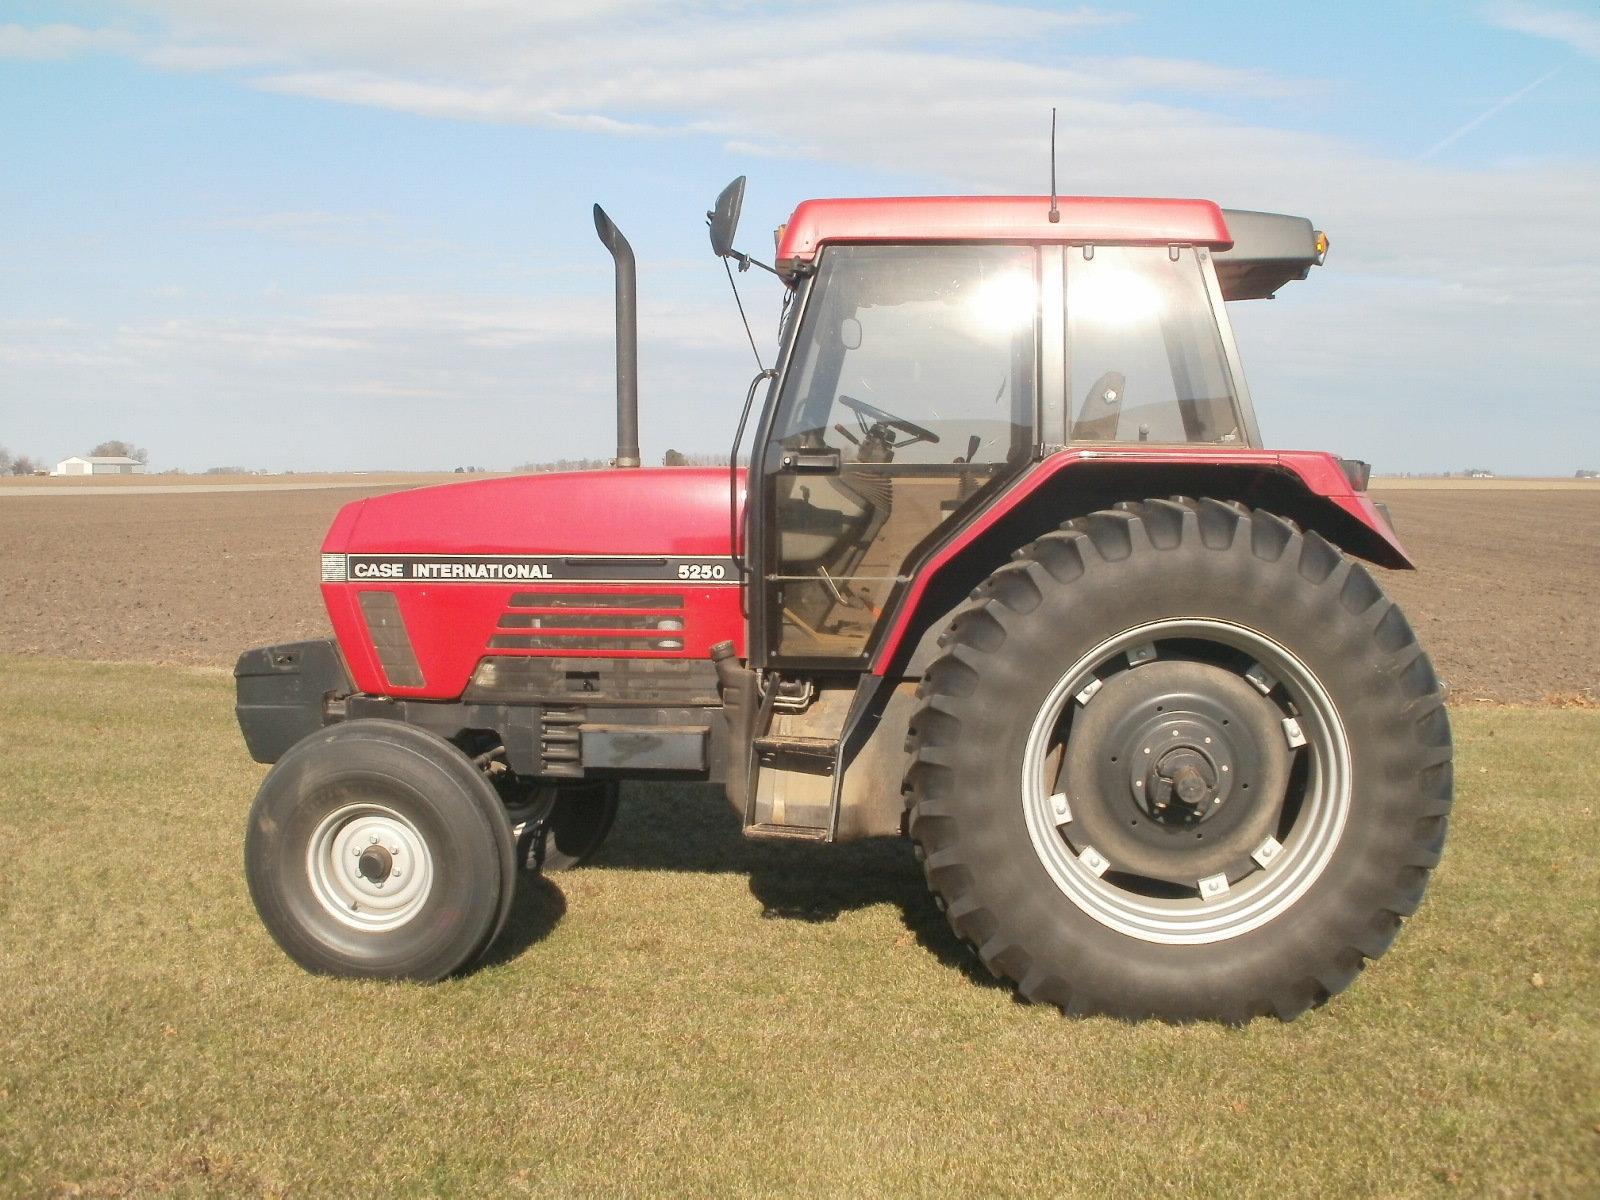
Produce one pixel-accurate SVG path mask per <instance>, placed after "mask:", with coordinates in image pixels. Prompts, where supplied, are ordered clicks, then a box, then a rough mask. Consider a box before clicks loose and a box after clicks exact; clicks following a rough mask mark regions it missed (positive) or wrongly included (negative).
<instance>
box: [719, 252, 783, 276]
mask: <svg viewBox="0 0 1600 1200" xmlns="http://www.w3.org/2000/svg"><path fill="white" fill-rule="evenodd" d="M728 257H729V258H731V259H733V261H734V262H736V263H738V264H739V273H740V274H743V273H744V272H746V271H748V270H749V269H750V268H751V267H760V268H761V269H762V270H763V271H765V272H767V274H769V275H778V270H777V268H776V267H769V266H767V264H766V263H764V262H762V261H761V260H760V259H759V258H751V257H750V256H749V255H748V254H741V253H740V252H739V251H737V250H735V251H733V252H732V253H731V254H729V255H728ZM778 277H779V278H780V279H781V278H782V276H781V275H779V276H778Z"/></svg>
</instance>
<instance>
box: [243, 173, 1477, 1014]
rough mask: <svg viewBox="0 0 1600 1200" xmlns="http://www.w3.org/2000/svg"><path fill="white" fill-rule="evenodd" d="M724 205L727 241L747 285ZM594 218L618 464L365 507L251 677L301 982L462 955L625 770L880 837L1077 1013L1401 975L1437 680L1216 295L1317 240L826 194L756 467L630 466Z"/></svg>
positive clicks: (795, 274)
mask: <svg viewBox="0 0 1600 1200" xmlns="http://www.w3.org/2000/svg"><path fill="white" fill-rule="evenodd" d="M743 184H744V181H743V179H739V180H736V181H735V182H734V183H733V184H731V185H729V187H728V188H727V189H726V190H725V191H724V192H723V194H722V195H721V196H720V197H719V198H718V201H717V205H716V207H715V209H714V211H713V212H712V213H710V214H708V217H709V222H710V226H711V240H712V245H713V249H714V250H715V251H716V252H717V253H718V254H720V255H722V256H723V257H724V258H726V259H731V260H733V261H734V262H737V263H738V265H739V266H740V268H741V269H743V268H745V267H747V266H748V265H749V264H750V262H751V260H750V259H749V257H748V256H747V255H744V254H741V253H739V252H738V251H736V250H734V249H733V235H734V230H735V227H736V225H737V221H738V214H739V208H740V202H741V199H742V195H743ZM595 223H596V226H597V228H598V230H599V232H600V236H601V239H602V240H603V241H604V243H605V244H606V246H607V247H608V249H609V250H610V251H611V252H612V254H613V256H614V258H615V259H616V265H617V324H618V352H617V359H618V361H617V385H618V442H619V445H618V453H617V459H616V464H615V465H616V468H617V469H613V470H609V471H593V472H574V473H569V474H558V475H530V476H519V477H515V478H502V479H487V480H475V481H471V482H464V483H458V484H453V485H450V486H446V487H434V488H426V489H421V490H417V491H409V492H400V493H396V494H393V495H387V496H381V497H377V498H373V499H368V500H361V501H357V502H355V503H353V504H350V505H348V506H347V507H345V508H344V509H343V510H342V511H341V512H340V513H339V515H338V518H337V519H336V520H335V521H334V524H333V528H332V529H331V530H330V531H329V533H328V536H327V540H326V542H325V543H324V545H323V547H322V591H323V596H324V598H325V600H326V602H327V607H328V614H329V616H330V618H331V619H332V623H333V631H334V635H335V637H334V639H333V640H330V641H317V642H304V643H298V644H293V645H282V646H273V647H269V648H265V649H259V650H252V651H250V652H248V653H247V654H245V655H244V656H243V657H242V658H241V659H240V661H239V665H238V667H237V669H236V671H235V674H236V676H237V682H238V714H239V722H240V725H241V727H242V729H243V731H244V736H245V740H246V741H247V743H248V744H249V748H250V751H251V754H252V755H253V756H254V757H255V758H256V759H257V760H258V761H260V762H266V763H273V764H275V765H274V766H273V768H272V770H271V771H270V772H269V773H268V775H267V777H266V779H265V781H264V783H263V784H262V787H261V791H260V795H259V796H258V797H257V799H256V802H255V806H254V809H253V810H252V812H251V815H250V822H249V829H248V834H247V838H246V844H245V861H246V868H247V874H248V879H249V886H250V891H251V895H252V896H253V898H254V900H255V903H256V906H257V908H258V910H259V911H260V914H261V917H262V919H263V920H264V921H265V923H266V925H267V928H268V929H269V930H270V931H271V932H272V934H273V936H274V937H275V938H276V939H277V940H278V942H279V943H280V944H281V945H282V946H283V948H284V949H285V950H286V951H287V952H288V953H289V954H290V955H291V956H292V957H293V958H294V959H295V960H296V961H297V962H299V963H300V964H301V965H303V966H304V967H306V968H309V969H310V970H313V971H320V972H326V973H330V974H335V975H346V976H376V977H386V978H406V979H418V980H434V979H438V978H440V977H442V976H445V975H448V974H450V973H452V972H455V971H458V970H461V969H463V968H465V967H467V966H468V965H470V964H471V963H473V962H474V961H475V960H476V959H478V958H479V957H480V956H481V955H482V954H483V953H484V952H485V950H486V949H487V948H488V947H489V945H490V944H491V943H492V942H493V941H494V940H495V937H496V935H497V934H498V933H499V932H500V929H501V927H502V926H503V924H504V923H505V920H506V915H507V912H508V911H509V909H510V906H511V900H512V896H513V893H514V889H515V886H516V881H517V878H518V872H519V870H522V869H526V868H529V867H534V868H538V867H542V868H544V869H546V870H549V869H553V868H557V867H562V866H569V865H572V864H574V863H575V862H577V861H580V860H581V859H582V858H583V857H585V856H586V855H588V854H589V853H591V852H592V851H593V850H594V849H595V848H596V847H597V846H598V845H599V843H600V841H601V839H602V838H603V837H604V836H605V834H606V832H607V830H608V829H609V827H610V825H611V822H612V818H613V816H614V814H615V812H616V808H617V788H618V781H619V780H621V779H638V780H710V781H716V782H720V783H721V784H722V785H723V786H724V788H725V789H726V792H727V797H728V800H729V801H730V802H731V804H732V805H733V808H734V810H735V812H736V813H737V814H738V816H739V818H740V820H741V821H742V822H743V826H744V830H745V833H746V834H747V835H748V836H750V837H753V838H795V839H803V840H811V841H821V842H837V841H846V840H849V839H853V838H863V837H874V836H879V835H905V836H908V837H909V838H910V839H911V841H912V842H913V843H914V846H915V851H916V855H917V857H918V858H919V860H920V861H921V863H922V865H923V868H924V870H925V871H926V874H927V880H928V884H929V886H930V888H931V889H932V891H933V895H934V898H935V900H936V902H937V903H938V905H939V907H940V908H941V909H943V910H944V912H945V913H946V915H947V916H948V918H949V921H950V924H951V926H952V927H953V928H954V930H955V932H956V934H957V935H958V936H959V937H960V938H961V939H963V940H964V941H965V942H966V943H967V944H968V945H970V946H971V947H972V949H973V950H974V952H975V953H976V954H977V955H978V956H979V958H981V959H982V961H983V963H984V965H985V966H987V967H988V968H989V970H991V971H992V972H994V973H995V974H996V975H998V976H1001V977H1003V978H1006V979H1008V980H1010V981H1011V982H1012V983H1014V984H1015V985H1016V988H1017V990H1018V991H1019V993H1020V994H1021V995H1022V996H1024V997H1026V998H1027V999H1029V1000H1034V1001H1041V1002H1046V1003H1050V1004H1054V1005H1057V1006H1059V1007H1060V1008H1061V1009H1063V1010H1065V1011H1068V1012H1073V1013H1078V1012H1095V1013H1110V1014H1116V1015H1121V1016H1126V1017H1139V1016H1146V1015H1151V1016H1157V1017H1161V1018H1166V1019H1172V1020H1186V1019H1196V1018H1205V1019H1215V1020H1222V1021H1228V1022H1236V1021H1243V1020H1247V1019H1249V1018H1250V1017H1252V1016H1254V1015H1256V1014H1262V1013H1275V1014H1277V1015H1278V1016H1279V1017H1282V1018H1289V1017H1292V1016H1294V1015H1295V1014H1297V1013H1299V1012H1301V1011H1303V1010H1304V1009H1305V1008H1307V1007H1308V1006H1311V1005H1315V1004H1317V1003H1319V1002H1321V1001H1322V1000H1324V999H1326V998H1327V997H1328V996H1330V995H1332V994H1334V993H1337V992H1339V991H1340V990H1342V989H1343V988H1344V987H1346V986H1347V985H1348V984H1349V983H1350V982H1351V981H1352V980H1353V979H1354V978H1355V976H1356V974H1357V973H1358V972H1359V971H1360V969H1361V967H1362V964H1363V962H1364V961H1365V960H1366V959H1369V958H1374V957H1376V956H1378V955H1380V954H1382V953H1383V952H1384V951H1385V950H1386V949H1387V948H1388V946H1389V944H1390V942H1391V941H1392V940H1393V939H1394V936H1395V934H1396V932H1397V931H1398V929H1399V927H1400V923H1401V919H1402V918H1403V917H1405V916H1407V915H1408V914H1410V913H1411V912H1413V911H1414V910H1415V909H1416V907H1417V905H1418V903H1419V902H1420V900H1421V899H1422V894H1423V890H1424V887H1425V885H1426V883H1427V881H1428V877H1429V873H1430V871H1431V870H1432V868H1433V867H1434V865H1435V864H1436V863H1437V862H1438V860H1439V854H1440V850H1441V847H1442V845H1443V841H1444V835H1445V826H1446V821H1447V817H1448V813H1449V809H1450V803H1451V741H1450V726H1449V721H1448V718H1447V715H1446V711H1445V706H1444V694H1443V689H1442V687H1441V685H1440V682H1439V680H1438V679H1437V678H1436V677H1435V675H1434V672H1433V668H1432V667H1431V665H1430V664H1429V661H1428V657H1427V655H1426V654H1425V653H1424V652H1423V649H1422V647H1421V646H1420V645H1418V643H1417V639H1416V636H1415V635H1414V634H1413V632H1412V630H1411V627H1410V625H1408V624H1407V622H1406V619H1405V617H1404V616H1403V615H1402V614H1401V612H1400V609H1399V608H1398V607H1396V606H1395V604H1394V603H1392V602H1391V601H1390V600H1389V599H1388V598H1387V597H1386V596H1385V595H1384V592H1383V589H1382V588H1381V587H1380V586H1379V585H1378V583H1377V582H1375V581H1374V579H1373V577H1372V575H1371V574H1370V573H1369V572H1368V571H1367V569H1366V568H1365V567H1364V566H1363V565H1362V560H1365V561H1366V562H1371V563H1376V564H1378V565H1379V566H1383V567H1388V568H1410V567H1411V565H1412V564H1411V561H1410V560H1409V559H1408V558H1407V556H1406V553H1405V551H1404V550H1403V549H1402V548H1401V546H1400V544H1399V542H1398V541H1397V540H1396V538H1395V535H1394V532H1393V530H1392V528H1391V526H1390V522H1389V519H1388V516H1387V514H1386V513H1385V512H1384V510H1383V508H1382V506H1381V505H1378V504H1376V503H1374V502H1373V501H1372V500H1371V499H1369V498H1368V496H1367V494H1366V486H1367V474H1368V468H1367V466H1366V465H1365V464H1364V463H1361V462H1357V461H1353V460H1348V459H1340V458H1336V457H1334V456H1332V455H1330V454H1322V453H1310V452H1303V451H1292V452H1291V451H1275V450H1267V449H1265V448H1263V445H1262V440H1261V435H1260V433H1259V432H1258V430H1257V428H1256V419H1255V414H1254V411H1253V409H1252V407H1251V403H1250V395H1249V392H1248V391H1247V390H1246V387H1245V379H1244V373H1243V371H1242V369H1241V367H1240V363H1239V356H1238V352H1237V349H1236V348H1235V345H1234V339H1233V334H1232V331H1231V329H1230V326H1229V320H1228V313H1227V308H1226V304H1225V302H1226V301H1229V300H1247V299H1252V298H1260V297H1269V296H1271V295H1272V294H1273V293H1274V292H1275V291H1276V290H1277V289H1279V288H1280V287H1282V286H1283V285H1284V284H1285V283H1287V282H1289V281H1290V280H1296V279H1304V278H1305V277H1306V275H1307V274H1308V273H1309V271H1310V268H1311V267H1312V266H1314V265H1316V264H1319V263H1321V262H1322V260H1323V256H1324V253H1325V251H1326V249H1327V240H1326V239H1325V238H1324V237H1323V235H1322V234H1321V233H1319V232H1317V231H1315V230H1314V229H1313V228H1312V226H1311V224H1310V222H1308V221H1306V220H1303V219H1301V218H1298V217H1290V216H1281V215H1276V214H1269V213H1257V212H1236V211H1223V210H1222V209H1219V208H1218V207H1217V206H1216V205H1215V204H1212V203H1209V202H1206V201H1199V200H1150V199H1090V198H1064V199H1061V200H1060V201H1059V202H1057V200H1056V199H1055V198H1054V197H1052V198H1050V199H1049V200H1046V199H1042V198H1036V197H1009V196H1008V197H959V198H945V197H922V198H911V199H857V200H812V201H807V202H805V203H803V204H801V205H800V206H799V208H797V209H796V210H795V211H794V214H793V216H792V217H791V218H790V220H789V222H788V224H787V225H785V226H784V227H783V228H782V229H780V230H779V231H778V239H777V241H778V245H777V259H776V263H775V265H774V266H773V267H771V268H768V269H769V270H773V271H774V273H775V274H776V275H777V276H778V277H779V279H780V280H781V281H782V284H783V285H784V287H785V288H786V296H785V298H784V299H785V305H784V316H783V321H782V329H781V334H780V338H779V346H778V351H777V359H776V366H775V368H774V369H772V370H764V371H762V372H761V373H760V374H759V375H758V376H757V378H756V380H755V382H753V383H752V385H751V388H750V395H749V397H747V399H746V407H745V416H746V417H748V416H749V415H750V407H751V403H752V400H753V398H754V397H755V395H756V394H757V392H758V391H759V390H761V388H762V386H763V385H765V402H764V404H763V406H762V408H761V411H760V414H759V417H758V418H757V420H756V424H755V434H754V443H753V447H752V450H751V453H750V459H749V461H750V467H749V469H748V471H746V470H742V469H739V468H737V467H736V466H730V467H729V468H727V469H693V468H670V469H657V470H641V469H639V449H638V444H637V397H636V391H635V370H634V363H635V357H634V347H635V332H634V283H633V257H632V252H631V250H630V249H629V247H628V243H627V241H626V239H625V238H623V236H622V235H621V233H619V232H618V230H617V228H616V226H615V225H613V224H612V223H611V221H610V220H609V219H608V218H607V217H606V215H605V214H604V213H603V212H602V211H601V210H600V209H599V208H598V207H597V208H596V209H595ZM758 265H761V264H758ZM744 428H745V420H744V419H743V418H741V420H740V422H739V429H740V434H738V435H736V438H735V453H734V456H733V462H734V463H737V462H738V461H739V457H740V456H739V453H738V447H739V444H740V441H741V440H742V435H743V431H744Z"/></svg>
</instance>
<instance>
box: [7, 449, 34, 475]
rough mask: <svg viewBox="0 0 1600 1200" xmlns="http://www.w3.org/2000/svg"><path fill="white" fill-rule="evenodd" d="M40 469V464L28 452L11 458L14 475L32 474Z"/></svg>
mask: <svg viewBox="0 0 1600 1200" xmlns="http://www.w3.org/2000/svg"><path fill="white" fill-rule="evenodd" d="M38 469H39V464H38V463H36V462H34V461H33V459H31V458H29V457H28V456H27V455H26V454H19V455H17V456H16V458H14V459H12V460H11V473H12V474H13V475H32V474H33V473H34V472H35V471H37V470H38Z"/></svg>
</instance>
